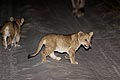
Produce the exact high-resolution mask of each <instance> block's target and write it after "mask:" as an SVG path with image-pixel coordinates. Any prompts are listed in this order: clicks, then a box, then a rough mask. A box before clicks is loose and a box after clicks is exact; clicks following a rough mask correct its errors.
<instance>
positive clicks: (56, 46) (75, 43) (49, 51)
mask: <svg viewBox="0 0 120 80" xmlns="http://www.w3.org/2000/svg"><path fill="white" fill-rule="evenodd" d="M92 36H93V32H90V33H84V32H81V31H80V32H78V33H74V34H69V35H58V34H48V35H46V36H44V37H43V38H42V39H41V40H40V42H39V43H38V48H37V50H36V51H35V52H34V53H33V54H29V55H28V59H29V58H32V57H34V56H36V55H37V54H39V52H40V51H41V48H42V46H43V45H44V46H45V49H44V50H43V51H41V55H42V62H46V61H47V59H46V57H47V56H50V57H51V58H53V59H55V60H61V57H57V56H56V55H55V54H54V51H58V52H62V53H63V52H67V53H68V55H69V59H70V62H71V63H72V64H78V62H77V61H76V60H75V53H76V51H77V50H78V48H79V47H80V46H81V45H83V46H84V47H85V48H86V49H89V47H91V38H92Z"/></svg>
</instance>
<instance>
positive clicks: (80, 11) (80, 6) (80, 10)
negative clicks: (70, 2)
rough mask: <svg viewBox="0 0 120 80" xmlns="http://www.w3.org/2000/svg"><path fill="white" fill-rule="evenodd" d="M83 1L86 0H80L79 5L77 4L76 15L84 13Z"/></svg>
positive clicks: (79, 15)
mask: <svg viewBox="0 0 120 80" xmlns="http://www.w3.org/2000/svg"><path fill="white" fill-rule="evenodd" d="M85 2H86V0H80V2H79V6H78V11H77V15H76V16H77V17H81V16H83V15H84V12H85Z"/></svg>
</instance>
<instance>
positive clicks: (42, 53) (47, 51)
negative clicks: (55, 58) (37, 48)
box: [41, 47, 54, 63]
mask: <svg viewBox="0 0 120 80" xmlns="http://www.w3.org/2000/svg"><path fill="white" fill-rule="evenodd" d="M53 51H54V49H52V48H50V47H46V48H45V50H43V51H42V52H41V55H42V63H43V62H47V58H46V57H47V56H48V55H50V53H52V52H53Z"/></svg>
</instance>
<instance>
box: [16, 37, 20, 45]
mask: <svg viewBox="0 0 120 80" xmlns="http://www.w3.org/2000/svg"><path fill="white" fill-rule="evenodd" d="M19 41H20V35H17V36H16V43H15V47H20V45H19Z"/></svg>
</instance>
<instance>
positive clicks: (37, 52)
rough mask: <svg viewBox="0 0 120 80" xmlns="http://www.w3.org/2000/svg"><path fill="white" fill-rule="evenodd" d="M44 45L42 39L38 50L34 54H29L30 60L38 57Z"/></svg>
mask: <svg viewBox="0 0 120 80" xmlns="http://www.w3.org/2000/svg"><path fill="white" fill-rule="evenodd" d="M43 44H44V40H43V39H42V40H41V41H40V42H39V45H38V48H37V50H36V51H35V52H34V53H33V54H29V55H28V59H30V58H32V57H35V56H36V55H38V54H39V52H40V50H41V48H42V46H43Z"/></svg>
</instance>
